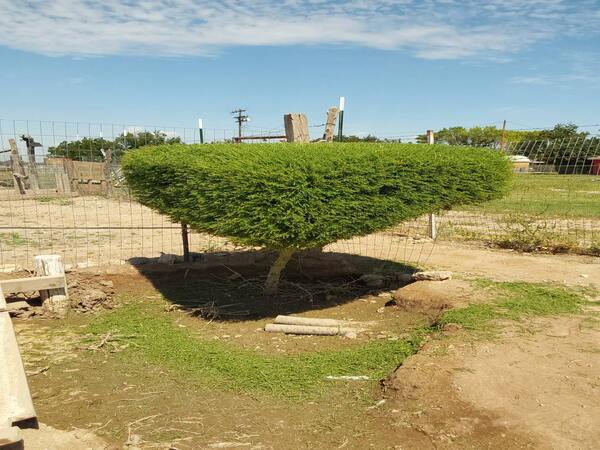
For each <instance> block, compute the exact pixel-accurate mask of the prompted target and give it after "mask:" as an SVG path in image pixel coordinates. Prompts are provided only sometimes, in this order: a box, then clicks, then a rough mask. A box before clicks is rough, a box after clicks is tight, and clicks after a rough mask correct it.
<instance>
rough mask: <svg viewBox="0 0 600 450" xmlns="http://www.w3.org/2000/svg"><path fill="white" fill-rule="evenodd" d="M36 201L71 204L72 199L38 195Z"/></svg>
mask: <svg viewBox="0 0 600 450" xmlns="http://www.w3.org/2000/svg"><path fill="white" fill-rule="evenodd" d="M37 201H38V202H41V203H52V204H54V205H59V206H71V205H72V204H73V200H71V199H69V198H62V197H40V198H38V199H37Z"/></svg>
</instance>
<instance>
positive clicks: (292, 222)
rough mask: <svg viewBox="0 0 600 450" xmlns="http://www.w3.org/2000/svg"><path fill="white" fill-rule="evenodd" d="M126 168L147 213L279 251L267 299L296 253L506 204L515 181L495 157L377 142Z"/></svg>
mask: <svg viewBox="0 0 600 450" xmlns="http://www.w3.org/2000/svg"><path fill="white" fill-rule="evenodd" d="M123 169H124V173H125V175H126V177H127V180H128V183H129V186H130V188H131V190H132V192H133V194H134V195H135V197H137V199H138V200H139V201H140V202H141V203H142V204H144V205H146V206H149V207H150V208H153V209H156V210H158V211H160V212H162V213H164V214H166V215H168V216H169V217H170V218H172V219H173V220H175V221H178V222H185V223H188V224H190V226H191V227H192V228H194V229H196V230H198V231H202V232H206V233H211V234H214V235H218V236H223V237H227V238H229V239H231V240H232V241H233V242H235V243H238V244H242V245H251V246H262V247H266V248H270V249H273V250H277V251H279V257H278V258H277V260H276V262H275V263H274V265H273V267H272V268H271V272H270V274H269V276H268V278H267V285H266V288H267V292H269V293H273V292H274V290H276V288H277V283H278V280H279V274H280V272H281V270H282V269H283V267H284V266H285V264H286V263H287V261H288V260H289V258H290V257H291V255H292V254H293V253H294V251H296V250H300V249H306V248H311V247H321V246H324V245H326V244H329V243H332V242H335V241H337V240H339V239H347V238H351V237H353V236H360V235H366V234H369V233H372V232H375V231H378V230H382V229H385V228H388V227H390V226H393V225H396V224H398V223H399V222H402V221H405V220H409V219H414V218H416V217H418V216H421V215H422V214H424V213H427V212H433V211H437V210H442V209H449V208H451V207H453V206H455V205H458V204H473V203H479V202H483V201H486V200H491V199H494V198H497V197H500V196H501V195H502V194H503V193H504V191H505V189H506V188H507V184H508V181H509V179H510V177H511V171H510V167H509V163H508V161H507V160H506V158H504V157H503V156H502V155H501V154H500V153H498V152H494V151H490V150H483V149H475V148H467V147H450V146H442V145H430V146H423V145H414V144H408V145H407V144H404V145H402V144H379V143H377V144H376V143H347V144H343V143H339V144H256V145H236V144H207V145H191V146H186V145H170V146H158V147H145V148H143V149H139V150H135V151H131V152H129V153H128V154H126V155H125V156H124V158H123Z"/></svg>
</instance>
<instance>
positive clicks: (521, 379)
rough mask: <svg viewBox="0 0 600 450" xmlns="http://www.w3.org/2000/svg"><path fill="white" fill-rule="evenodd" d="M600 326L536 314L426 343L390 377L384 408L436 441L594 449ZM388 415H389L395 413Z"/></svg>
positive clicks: (599, 409) (598, 438) (599, 432)
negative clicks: (475, 337)
mask: <svg viewBox="0 0 600 450" xmlns="http://www.w3.org/2000/svg"><path fill="white" fill-rule="evenodd" d="M599 348H600V324H599V322H598V321H597V319H595V318H593V317H592V318H590V317H589V316H586V317H571V318H566V317H562V318H551V319H537V320H535V321H533V322H531V323H528V324H522V325H521V326H520V327H515V326H514V325H512V326H510V327H507V328H506V329H505V330H504V331H503V332H502V333H501V335H500V336H499V338H498V339H496V340H494V341H480V342H475V343H474V342H472V341H471V342H469V341H468V340H465V336H463V335H460V336H453V337H451V338H450V339H449V340H442V341H436V342H432V343H430V344H429V345H427V346H426V347H425V348H424V349H423V351H421V352H420V353H419V354H417V355H415V356H413V357H411V358H409V360H408V361H406V363H405V364H404V365H403V366H402V367H400V368H399V369H397V371H396V372H395V373H394V374H393V375H392V376H391V377H390V378H389V379H388V380H387V381H386V387H387V389H386V392H387V395H388V396H389V398H390V400H391V404H390V408H391V411H392V412H394V411H395V412H396V414H395V415H396V417H397V418H398V419H397V420H398V421H400V422H401V421H402V420H403V421H404V423H405V424H406V425H405V427H406V428H408V429H411V430H418V431H419V432H421V433H422V434H423V435H425V436H426V437H427V439H428V440H429V441H430V444H431V446H432V447H433V448H531V447H533V448H538V449H590V450H591V449H595V448H597V443H598V442H600V427H599V426H598V425H599V423H600V422H599V419H598V417H600V402H599V401H598V399H599V398H600V352H599ZM391 416H392V417H393V416H394V414H391Z"/></svg>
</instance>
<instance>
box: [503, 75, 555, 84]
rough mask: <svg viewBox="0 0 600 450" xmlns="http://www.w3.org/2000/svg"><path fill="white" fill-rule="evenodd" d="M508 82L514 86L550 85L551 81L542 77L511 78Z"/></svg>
mask: <svg viewBox="0 0 600 450" xmlns="http://www.w3.org/2000/svg"><path fill="white" fill-rule="evenodd" d="M510 82H511V83H514V84H551V81H550V80H548V78H547V77H544V76H534V77H513V78H511V79H510Z"/></svg>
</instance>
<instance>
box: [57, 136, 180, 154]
mask: <svg viewBox="0 0 600 450" xmlns="http://www.w3.org/2000/svg"><path fill="white" fill-rule="evenodd" d="M161 144H168V145H172V144H181V138H179V137H167V134H166V133H164V132H162V131H158V130H157V131H141V132H137V133H132V132H129V131H128V132H124V133H122V134H121V135H119V136H117V137H116V138H115V139H114V140H108V139H104V138H89V137H84V138H82V139H78V140H76V141H62V142H61V143H60V144H58V145H57V146H55V147H49V148H48V154H49V155H51V156H59V157H60V156H62V157H66V158H70V159H73V160H76V161H104V152H106V150H108V149H111V150H112V158H113V159H114V160H116V161H119V160H120V159H121V156H122V155H123V153H124V152H126V151H127V150H131V149H134V148H140V147H144V146H146V145H161Z"/></svg>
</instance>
